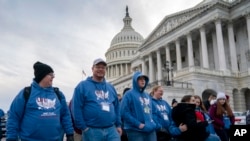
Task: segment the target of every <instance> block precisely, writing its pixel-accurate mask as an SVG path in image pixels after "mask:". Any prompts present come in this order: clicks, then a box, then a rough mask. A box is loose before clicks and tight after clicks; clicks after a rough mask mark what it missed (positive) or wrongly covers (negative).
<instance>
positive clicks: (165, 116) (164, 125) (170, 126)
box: [152, 98, 181, 136]
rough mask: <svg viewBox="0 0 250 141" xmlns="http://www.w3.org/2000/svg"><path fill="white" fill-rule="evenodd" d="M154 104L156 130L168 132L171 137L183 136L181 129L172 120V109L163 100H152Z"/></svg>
mask: <svg viewBox="0 0 250 141" xmlns="http://www.w3.org/2000/svg"><path fill="white" fill-rule="evenodd" d="M152 101H153V102H152V103H153V108H152V110H153V119H154V121H155V123H156V130H158V131H160V130H164V131H167V132H168V133H169V134H170V135H171V136H177V135H180V134H181V130H180V129H179V127H177V126H176V125H175V123H174V122H173V120H172V108H171V107H170V105H169V104H168V103H167V102H166V101H165V100H163V99H154V98H152Z"/></svg>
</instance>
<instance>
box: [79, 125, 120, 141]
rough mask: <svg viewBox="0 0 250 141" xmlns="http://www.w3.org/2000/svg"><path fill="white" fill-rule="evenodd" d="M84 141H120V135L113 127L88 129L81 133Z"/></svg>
mask: <svg viewBox="0 0 250 141" xmlns="http://www.w3.org/2000/svg"><path fill="white" fill-rule="evenodd" d="M82 140H84V141H120V140H121V139H120V135H119V133H118V131H117V130H116V127H115V126H112V127H108V128H91V127H90V128H89V129H88V130H87V131H85V132H83V133H82Z"/></svg>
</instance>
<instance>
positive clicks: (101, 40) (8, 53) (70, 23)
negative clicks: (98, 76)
mask: <svg viewBox="0 0 250 141" xmlns="http://www.w3.org/2000/svg"><path fill="white" fill-rule="evenodd" d="M200 2H202V0H0V53H1V55H0V79H1V80H0V108H2V109H3V110H4V111H5V112H6V111H7V110H8V109H9V105H10V103H11V101H12V100H13V98H14V97H15V96H16V95H17V93H18V92H19V91H20V90H21V89H22V88H23V87H25V86H28V85H30V84H31V82H32V79H33V77H34V73H33V64H34V63H35V62H36V61H41V62H43V63H46V64H49V65H50V66H51V67H52V68H53V69H54V71H55V75H56V77H55V79H54V86H57V87H59V88H60V89H61V90H62V91H63V92H64V94H65V96H66V98H67V100H69V99H70V98H71V97H72V94H73V90H74V87H75V86H76V85H77V84H78V83H79V81H81V80H82V79H85V78H86V76H83V75H82V70H83V69H84V70H85V72H86V74H87V75H88V76H89V75H92V71H91V66H92V62H93V60H94V59H95V58H98V57H101V58H104V59H105V55H104V54H105V52H106V51H107V49H108V48H109V47H110V42H111V40H112V38H113V37H114V36H115V35H116V34H117V33H118V32H120V31H121V29H122V27H123V21H122V20H123V18H124V17H125V8H126V5H128V7H129V15H130V17H131V18H132V19H133V21H132V26H133V28H134V29H135V30H136V31H137V32H138V33H140V34H141V35H142V36H143V37H144V38H146V37H147V36H148V35H149V34H150V32H151V31H152V30H153V29H154V28H155V27H156V26H157V25H158V24H159V23H160V22H161V20H162V19H163V18H164V17H165V16H167V15H170V14H173V13H175V12H178V11H181V10H185V9H188V8H191V7H193V6H195V5H197V4H198V3H200Z"/></svg>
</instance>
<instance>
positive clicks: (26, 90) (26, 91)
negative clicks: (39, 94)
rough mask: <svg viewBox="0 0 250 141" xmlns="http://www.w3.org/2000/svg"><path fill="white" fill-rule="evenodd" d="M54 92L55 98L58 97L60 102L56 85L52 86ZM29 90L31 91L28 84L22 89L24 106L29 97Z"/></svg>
mask: <svg viewBox="0 0 250 141" xmlns="http://www.w3.org/2000/svg"><path fill="white" fill-rule="evenodd" d="M53 89H54V91H55V93H56V96H57V98H58V99H59V101H60V102H61V96H60V91H59V88H57V87H53ZM30 92H31V86H28V87H25V88H24V91H23V96H24V99H25V107H26V104H27V102H28V100H29V97H30Z"/></svg>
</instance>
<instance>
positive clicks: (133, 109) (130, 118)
mask: <svg viewBox="0 0 250 141" xmlns="http://www.w3.org/2000/svg"><path fill="white" fill-rule="evenodd" d="M148 81H149V79H148V77H147V76H146V75H143V74H142V73H141V72H135V73H134V75H133V79H132V84H133V87H132V89H131V90H129V91H127V92H126V95H125V96H124V97H123V100H122V103H121V114H122V118H123V120H124V129H125V130H126V133H127V135H128V140H129V141H156V133H155V128H156V124H155V122H154V121H153V118H152V116H153V115H152V101H151V98H150V96H149V94H148V93H146V92H145V91H144V90H145V88H146V87H147V84H148Z"/></svg>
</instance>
